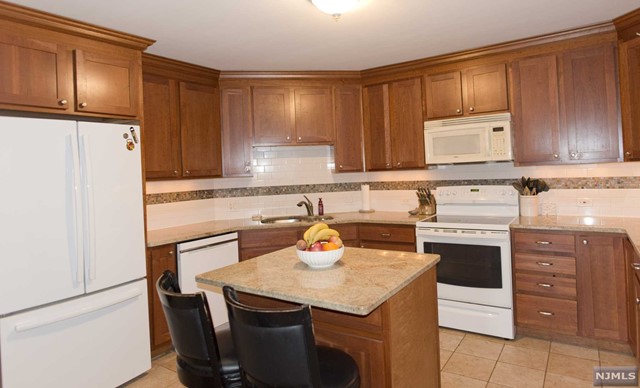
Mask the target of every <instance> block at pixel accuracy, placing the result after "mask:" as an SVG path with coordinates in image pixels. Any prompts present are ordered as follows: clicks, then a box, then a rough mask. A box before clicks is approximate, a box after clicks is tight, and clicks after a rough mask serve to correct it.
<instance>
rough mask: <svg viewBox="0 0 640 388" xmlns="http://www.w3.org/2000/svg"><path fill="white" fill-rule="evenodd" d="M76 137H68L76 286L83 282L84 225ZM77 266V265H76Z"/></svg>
mask: <svg viewBox="0 0 640 388" xmlns="http://www.w3.org/2000/svg"><path fill="white" fill-rule="evenodd" d="M74 138H75V136H73V135H68V136H67V144H66V145H67V149H66V153H67V168H68V169H69V170H70V171H68V173H69V176H70V178H71V179H70V183H69V184H70V185H71V188H70V189H71V190H70V192H71V217H72V222H73V234H74V236H73V237H74V239H75V242H76V244H75V246H76V249H75V252H73V253H74V254H75V260H73V261H72V265H73V268H72V271H73V272H74V273H75V281H76V284H81V283H82V280H83V277H84V276H83V274H82V251H83V247H82V229H81V228H80V225H82V216H81V214H80V212H79V211H78V209H80V208H81V206H82V203H81V202H79V200H78V181H79V177H80V162H79V160H78V159H79V158H78V152H77V151H76V150H77V144H76V142H74V141H73V140H74ZM74 264H75V265H74Z"/></svg>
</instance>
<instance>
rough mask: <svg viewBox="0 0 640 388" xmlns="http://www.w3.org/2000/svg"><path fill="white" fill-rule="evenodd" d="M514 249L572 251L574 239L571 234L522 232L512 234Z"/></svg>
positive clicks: (574, 247) (574, 249)
mask: <svg viewBox="0 0 640 388" xmlns="http://www.w3.org/2000/svg"><path fill="white" fill-rule="evenodd" d="M514 243H515V250H516V251H539V252H558V253H574V252H575V251H576V239H575V236H574V235H573V234H557V233H528V232H527V233H523V232H516V233H515V234H514Z"/></svg>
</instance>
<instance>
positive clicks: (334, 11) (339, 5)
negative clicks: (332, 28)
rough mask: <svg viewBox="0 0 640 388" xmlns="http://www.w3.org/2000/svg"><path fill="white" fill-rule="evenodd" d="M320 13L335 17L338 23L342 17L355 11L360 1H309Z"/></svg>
mask: <svg viewBox="0 0 640 388" xmlns="http://www.w3.org/2000/svg"><path fill="white" fill-rule="evenodd" d="M309 1H311V3H312V4H313V5H315V6H316V8H318V9H319V10H320V11H322V12H324V13H326V14H329V15H331V16H333V18H334V19H335V20H336V21H337V20H338V19H339V18H340V15H342V14H343V13H346V12H349V11H351V10H352V9H354V8H355V7H356V6H357V5H358V3H359V2H360V0H309Z"/></svg>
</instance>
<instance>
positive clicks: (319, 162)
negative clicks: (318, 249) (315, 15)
mask: <svg viewBox="0 0 640 388" xmlns="http://www.w3.org/2000/svg"><path fill="white" fill-rule="evenodd" d="M333 169H334V158H333V148H332V147H329V146H314V147H257V148H255V149H254V154H253V171H254V176H253V177H247V178H219V179H197V180H195V179H194V180H182V181H176V182H171V181H162V182H148V183H147V194H155V193H167V192H179V191H192V190H210V189H226V188H238V187H260V186H288V185H300V184H326V183H344V182H381V181H423V180H464V179H514V180H515V179H516V178H519V177H520V176H525V177H529V176H530V177H535V178H583V177H629V176H640V162H634V163H603V164H587V165H567V166H535V167H514V166H513V164H511V163H493V164H468V165H449V166H437V167H431V168H430V169H427V170H411V171H393V172H387V171H384V172H368V173H346V174H334V173H333V172H332V170H333ZM307 196H308V197H309V198H310V199H311V200H312V201H313V202H314V205H315V204H317V199H318V198H319V197H322V198H323V202H324V208H325V213H331V212H344V211H356V210H358V209H359V208H360V206H361V196H360V192H358V191H356V192H349V191H345V192H337V193H333V192H332V193H307ZM582 198H588V199H590V202H591V206H586V207H585V206H577V203H578V199H582ZM301 199H302V195H301V194H287V195H269V196H258V197H236V198H214V199H205V200H197V201H184V202H174V203H168V204H160V205H149V206H147V212H148V213H147V215H148V228H149V229H151V230H152V229H161V228H166V227H170V226H177V225H184V224H189V223H196V222H204V221H209V220H213V219H234V218H248V217H251V215H254V214H262V215H284V214H304V213H305V211H304V208H298V207H296V203H297V202H298V201H300V200H301ZM540 202H541V205H540V206H541V210H542V211H543V212H549V213H556V214H558V215H601V216H602V215H607V216H624V215H626V216H638V217H640V188H638V189H606V190H597V189H559V188H554V187H552V188H551V191H549V192H547V193H543V194H541V196H540ZM588 202H589V201H588ZM416 204H417V203H416V198H415V194H414V192H413V190H393V191H392V190H384V191H377V190H372V191H371V207H372V208H373V209H376V210H390V211H407V210H411V209H413V208H414V207H415V206H416Z"/></svg>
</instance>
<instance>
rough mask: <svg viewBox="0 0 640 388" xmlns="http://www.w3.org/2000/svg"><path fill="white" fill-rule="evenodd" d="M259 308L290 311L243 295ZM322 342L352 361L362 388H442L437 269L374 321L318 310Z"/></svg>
mask: <svg viewBox="0 0 640 388" xmlns="http://www.w3.org/2000/svg"><path fill="white" fill-rule="evenodd" d="M238 294H239V297H240V301H241V302H243V303H246V304H249V305H253V306H261V307H284V306H288V305H290V302H285V301H282V300H277V299H270V298H265V297H262V296H257V295H252V294H245V293H238ZM312 316H313V326H314V333H315V337H316V342H317V343H318V344H321V345H326V346H330V347H333V348H336V349H340V350H343V351H345V352H346V353H348V354H349V355H351V356H352V357H353V358H354V360H355V361H356V363H357V364H358V369H359V372H360V378H361V384H360V386H361V387H371V388H378V387H380V388H383V387H401V388H404V387H439V386H440V351H439V329H438V305H437V295H436V271H435V267H434V268H432V269H431V270H429V271H427V272H426V273H424V274H422V275H420V276H419V277H418V278H416V279H415V280H414V281H412V282H411V283H409V284H408V285H407V286H406V287H405V288H403V289H402V290H400V291H399V292H398V293H397V294H395V295H393V296H392V297H391V298H389V299H388V300H387V301H386V302H384V303H382V305H380V306H379V307H378V308H377V309H375V310H374V311H372V312H371V313H370V314H369V315H366V316H359V315H352V314H346V313H341V312H337V311H331V310H325V309H319V308H312Z"/></svg>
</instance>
